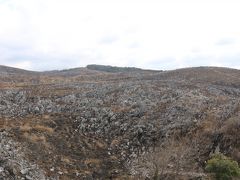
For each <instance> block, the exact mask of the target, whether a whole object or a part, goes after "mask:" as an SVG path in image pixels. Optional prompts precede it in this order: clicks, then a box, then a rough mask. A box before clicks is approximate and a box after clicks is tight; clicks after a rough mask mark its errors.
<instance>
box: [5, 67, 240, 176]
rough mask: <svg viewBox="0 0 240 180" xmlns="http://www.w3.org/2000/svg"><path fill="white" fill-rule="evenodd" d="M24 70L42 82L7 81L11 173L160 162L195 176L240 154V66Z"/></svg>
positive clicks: (127, 171) (144, 169) (116, 168)
mask: <svg viewBox="0 0 240 180" xmlns="http://www.w3.org/2000/svg"><path fill="white" fill-rule="evenodd" d="M24 77H25V78H28V79H37V80H38V81H26V80H24V81H23V82H24V83H23V82H22V81H17V80H18V75H16V76H12V75H9V76H2V77H1V81H0V87H1V89H0V131H1V133H0V136H1V137H2V138H1V139H2V140H1V141H0V147H2V148H1V149H0V151H1V153H2V154H3V155H2V156H1V157H0V177H1V176H2V177H3V178H5V179H11V178H16V179H21V178H28V179H31V178H32V179H47V178H49V179H114V178H116V179H129V178H132V179H136V178H139V179H145V178H147V177H149V178H150V177H152V175H153V174H154V170H155V169H154V164H156V163H159V168H160V169H161V170H162V172H163V173H162V174H163V175H164V178H165V179H174V178H175V179H194V178H198V177H201V178H206V176H207V174H206V173H205V172H204V167H205V161H206V160H207V159H208V158H209V156H210V155H211V154H212V153H214V152H215V151H220V152H222V153H224V154H226V155H228V156H231V157H232V158H234V159H235V160H237V161H238V162H239V161H240V155H239V153H240V152H239V150H240V149H239V147H240V133H239V131H238V130H239V129H240V122H239V116H240V105H239V102H240V101H239V100H240V71H239V70H234V69H227V68H216V67H198V68H186V69H179V70H174V71H162V72H161V71H141V70H138V72H137V73H129V72H114V73H112V72H106V71H102V70H100V71H99V70H97V69H94V70H93V69H88V68H80V69H79V68H77V69H71V70H65V71H52V72H43V73H40V75H39V74H38V73H36V74H35V73H33V74H31V75H28V74H24ZM25 78H23V79H25ZM5 79H7V81H6V80H5ZM10 80H11V81H12V82H14V83H6V82H9V81H10ZM13 149H16V151H14V150H13ZM9 152H10V153H9ZM19 152H21V153H19ZM176 177H177V178H176Z"/></svg>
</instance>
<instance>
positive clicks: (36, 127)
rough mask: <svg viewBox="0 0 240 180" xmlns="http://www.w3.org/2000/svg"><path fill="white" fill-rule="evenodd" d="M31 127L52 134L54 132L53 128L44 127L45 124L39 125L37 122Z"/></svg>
mask: <svg viewBox="0 0 240 180" xmlns="http://www.w3.org/2000/svg"><path fill="white" fill-rule="evenodd" d="M32 129H34V130H36V131H41V132H47V133H49V134H52V133H53V132H54V129H53V128H50V127H46V126H43V125H39V124H38V125H36V126H34V127H32Z"/></svg>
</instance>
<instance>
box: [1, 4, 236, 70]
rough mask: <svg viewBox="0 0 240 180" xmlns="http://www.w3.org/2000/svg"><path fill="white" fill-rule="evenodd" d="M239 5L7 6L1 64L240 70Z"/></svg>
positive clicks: (32, 67) (3, 8)
mask: <svg viewBox="0 0 240 180" xmlns="http://www.w3.org/2000/svg"><path fill="white" fill-rule="evenodd" d="M239 9H240V3H238V2H237V0H236V1H234V0H225V1H224V0H216V1H215V0H201V1H197V0H195V1H193V0H189V1H188V0H181V3H180V1H179V0H176V1H174V0H166V1H164V0H162V1H161V0H156V1H154V0H145V1H144V0H121V1H120V0H0V64H1V65H8V66H14V67H19V68H25V69H29V70H50V69H65V68H71V67H79V66H86V65H87V64H105V65H114V66H136V67H141V68H151V69H176V68H182V67H192V66H226V67H232V68H239V69H240V23H239V17H240V10H239Z"/></svg>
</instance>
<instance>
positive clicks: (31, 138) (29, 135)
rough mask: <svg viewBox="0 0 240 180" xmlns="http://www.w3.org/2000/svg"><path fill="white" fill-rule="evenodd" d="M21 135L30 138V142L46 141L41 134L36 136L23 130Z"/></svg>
mask: <svg viewBox="0 0 240 180" xmlns="http://www.w3.org/2000/svg"><path fill="white" fill-rule="evenodd" d="M23 136H24V137H25V138H26V139H28V140H30V141H31V142H34V143H37V142H44V143H46V138H45V136H43V135H40V136H37V135H35V134H30V133H27V132H25V133H24V134H23Z"/></svg>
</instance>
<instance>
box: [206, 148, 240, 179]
mask: <svg viewBox="0 0 240 180" xmlns="http://www.w3.org/2000/svg"><path fill="white" fill-rule="evenodd" d="M206 171H208V172H209V173H214V174H215V177H216V179H217V180H230V179H232V178H233V177H240V168H239V166H238V163H237V162H236V161H234V160H232V159H230V158H228V157H226V156H224V155H223V154H220V153H219V154H214V155H213V156H212V158H211V159H210V160H208V162H207V166H206Z"/></svg>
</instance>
